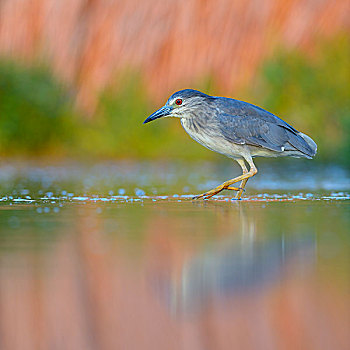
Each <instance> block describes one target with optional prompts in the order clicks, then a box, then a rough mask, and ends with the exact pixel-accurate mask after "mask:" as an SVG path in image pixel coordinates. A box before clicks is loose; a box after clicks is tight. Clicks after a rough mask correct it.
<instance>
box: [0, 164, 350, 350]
mask: <svg viewBox="0 0 350 350" xmlns="http://www.w3.org/2000/svg"><path fill="white" fill-rule="evenodd" d="M261 168H262V169H261V171H260V173H261V175H260V173H259V176H260V177H259V178H257V179H255V180H252V181H251V182H249V183H248V184H249V185H250V187H249V188H248V190H247V193H246V197H245V199H244V200H242V201H235V200H232V197H231V196H232V193H230V192H224V193H223V195H222V196H217V197H215V198H214V199H213V200H207V201H192V200H191V195H192V194H194V193H197V192H198V191H199V192H200V191H202V190H205V189H209V188H210V186H212V185H214V186H215V185H216V184H217V183H219V182H220V181H223V180H225V179H227V178H228V177H229V176H227V175H229V174H230V173H231V172H232V173H234V172H235V169H233V170H232V169H230V168H225V167H224V168H223V167H221V166H215V165H211V164H204V165H203V164H201V165H196V166H193V167H192V168H191V167H187V168H186V167H184V166H181V167H178V166H175V165H173V166H172V165H164V164H125V163H123V164H120V163H118V164H98V165H93V166H86V165H77V164H63V165H57V164H56V165H51V166H40V165H35V166H32V165H31V166H30V165H28V164H24V165H23V164H15V163H8V164H4V165H3V166H2V167H1V168H0V174H1V181H0V189H1V192H0V348H1V349H11V350H12V349H348V348H349V347H350V336H349V329H350V328H349V327H350V313H349V310H350V299H349V292H350V233H349V227H350V205H349V204H350V202H349V199H350V194H349V193H350V191H349V188H350V187H349V176H348V173H347V171H346V170H344V169H341V168H338V167H319V168H318V169H317V171H314V170H313V169H312V168H306V169H305V168H303V166H301V167H300V168H295V166H294V165H288V166H286V167H284V166H283V167H282V168H272V167H271V165H269V164H267V165H265V164H264V165H262V166H261ZM169 194H170V195H169Z"/></svg>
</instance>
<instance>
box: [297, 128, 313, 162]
mask: <svg viewBox="0 0 350 350" xmlns="http://www.w3.org/2000/svg"><path fill="white" fill-rule="evenodd" d="M299 136H300V137H302V138H303V140H304V141H305V142H306V143H307V145H308V146H309V149H310V152H308V153H307V155H308V156H309V157H314V156H315V155H316V153H317V145H316V142H315V141H314V140H313V139H312V138H311V137H309V136H307V135H305V134H303V133H302V132H299Z"/></svg>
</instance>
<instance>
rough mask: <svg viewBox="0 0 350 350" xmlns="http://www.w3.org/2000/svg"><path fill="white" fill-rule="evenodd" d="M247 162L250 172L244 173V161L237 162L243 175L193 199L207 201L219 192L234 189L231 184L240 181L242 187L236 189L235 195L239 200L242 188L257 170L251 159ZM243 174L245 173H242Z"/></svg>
mask: <svg viewBox="0 0 350 350" xmlns="http://www.w3.org/2000/svg"><path fill="white" fill-rule="evenodd" d="M246 160H247V162H248V163H249V165H250V170H249V171H248V172H245V171H247V168H246V166H245V164H244V161H243V160H239V161H238V163H239V165H240V166H241V167H242V170H243V174H242V175H241V176H237V177H235V178H234V179H232V180H228V181H225V182H224V183H223V184H221V185H220V186H218V187H215V188H214V189H212V190H210V191H208V192H205V193H202V194H199V195H198V196H195V197H193V199H198V198H203V199H208V198H210V197H212V196H215V195H216V194H218V193H219V192H221V191H222V190H226V189H236V187H231V185H232V184H234V183H236V182H239V181H242V185H241V187H240V188H238V190H239V191H238V193H237V196H236V198H237V199H240V198H241V196H242V192H243V190H244V186H245V185H246V183H247V181H248V179H249V178H250V177H252V176H254V175H255V174H256V173H257V172H258V170H257V168H256V167H255V165H254V163H253V160H252V158H250V157H249V158H248V159H246ZM244 172H245V173H244ZM242 186H243V187H242ZM239 193H240V195H239V197H238V194H239Z"/></svg>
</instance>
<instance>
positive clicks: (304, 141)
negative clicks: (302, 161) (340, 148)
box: [286, 132, 317, 159]
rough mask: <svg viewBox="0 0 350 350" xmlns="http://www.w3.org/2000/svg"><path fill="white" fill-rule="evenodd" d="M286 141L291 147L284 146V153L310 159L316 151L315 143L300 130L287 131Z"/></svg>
mask: <svg viewBox="0 0 350 350" xmlns="http://www.w3.org/2000/svg"><path fill="white" fill-rule="evenodd" d="M288 136H289V137H288V143H289V144H290V145H291V147H292V148H290V147H288V146H287V147H286V154H288V155H290V156H293V157H297V158H299V157H304V158H309V159H311V158H312V157H313V156H314V155H315V154H316V151H317V145H316V143H315V142H314V141H313V140H312V139H311V137H309V136H307V135H305V134H303V133H302V132H298V133H297V134H295V133H289V135H288Z"/></svg>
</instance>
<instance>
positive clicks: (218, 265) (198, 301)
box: [162, 208, 316, 315]
mask: <svg viewBox="0 0 350 350" xmlns="http://www.w3.org/2000/svg"><path fill="white" fill-rule="evenodd" d="M238 210H239V215H238V217H239V218H240V229H239V232H238V234H237V233H233V235H231V236H229V237H227V236H226V237H225V238H221V239H220V240H218V241H216V242H214V243H212V244H211V246H210V247H208V248H207V249H205V250H204V251H201V252H199V253H197V254H196V255H194V256H192V257H191V258H189V259H188V260H187V261H186V262H185V263H184V265H183V268H182V269H181V272H180V275H177V276H176V277H175V276H174V278H172V281H171V282H170V281H169V282H168V283H166V285H163V286H162V287H163V288H162V294H163V296H164V292H165V294H166V300H167V304H168V306H169V308H170V310H171V313H172V314H173V315H188V314H193V313H195V312H198V311H200V310H202V309H205V307H206V305H207V304H208V303H209V302H210V301H213V300H214V301H215V300H218V299H224V298H235V297H236V298H240V297H243V296H249V295H250V294H251V293H262V292H263V291H264V290H266V289H267V288H269V287H271V286H275V285H276V284H278V283H282V281H283V279H284V278H286V275H287V274H288V267H289V266H291V265H292V266H293V267H294V268H295V267H296V266H297V267H299V268H298V271H299V272H303V273H305V272H306V271H309V270H310V268H312V267H313V265H314V262H315V257H316V254H315V252H316V250H315V248H316V241H315V235H314V233H311V232H310V233H305V232H303V233H302V234H300V233H298V232H296V233H295V234H290V233H289V234H288V237H286V236H285V235H284V233H283V232H281V229H279V228H278V227H276V228H275V232H270V233H269V234H266V232H265V233H264V232H259V230H258V228H257V227H256V225H255V223H254V218H252V217H249V216H247V215H246V214H245V212H244V210H242V208H238ZM261 233H262V235H260V234H261ZM163 282H164V281H163Z"/></svg>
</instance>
